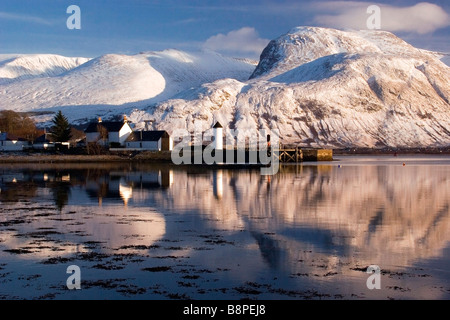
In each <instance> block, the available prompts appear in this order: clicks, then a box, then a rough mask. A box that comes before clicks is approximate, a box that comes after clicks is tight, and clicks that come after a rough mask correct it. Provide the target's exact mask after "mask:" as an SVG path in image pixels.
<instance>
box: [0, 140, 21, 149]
mask: <svg viewBox="0 0 450 320" xmlns="http://www.w3.org/2000/svg"><path fill="white" fill-rule="evenodd" d="M25 145H27V143H26V142H23V141H0V151H22V150H23V147H24V146H25Z"/></svg>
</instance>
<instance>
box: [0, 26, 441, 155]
mask: <svg viewBox="0 0 450 320" xmlns="http://www.w3.org/2000/svg"><path fill="white" fill-rule="evenodd" d="M441 57H442V54H441V53H436V52H431V51H426V50H423V49H418V48H415V47H413V46H411V45H410V44H408V43H407V42H405V41H403V40H402V39H400V38H398V37H396V36H395V35H393V34H392V33H389V32H385V31H369V30H366V31H342V30H335V29H330V28H319V27H296V28H293V29H291V31H289V32H288V33H286V34H284V35H281V36H280V37H278V38H277V39H274V40H272V41H271V42H270V43H269V44H268V46H267V47H266V48H265V49H264V51H263V52H262V54H261V58H260V61H259V63H258V64H257V65H255V63H254V62H253V61H250V60H242V59H234V58H228V57H224V56H222V55H220V54H217V53H214V52H211V51H204V52H197V53H187V52H182V51H178V50H173V49H169V50H164V51H160V52H152V51H149V52H142V53H140V54H137V55H133V56H128V55H117V54H110V55H104V56H101V57H98V58H95V59H89V60H88V61H85V62H84V63H78V65H77V63H76V62H72V63H73V67H72V68H69V67H67V66H66V67H65V68H62V67H63V66H64V63H63V62H58V63H59V64H57V65H58V66H61V68H59V67H55V68H53V69H51V68H50V69H48V70H47V69H45V68H41V69H39V70H38V71H37V72H35V74H34V73H31V75H30V76H29V77H28V78H27V74H26V72H25V71H23V72H22V73H20V72H16V74H17V79H14V78H12V80H11V78H9V79H8V80H7V81H6V80H5V82H1V81H0V106H1V107H2V108H4V109H6V108H5V106H15V108H14V109H15V110H19V111H57V110H59V109H62V110H63V112H64V113H65V114H66V115H67V116H68V118H69V120H71V121H73V122H74V123H83V122H86V121H89V120H90V119H94V118H96V117H97V116H102V117H104V118H108V117H115V116H119V115H123V114H126V115H127V116H128V118H129V119H130V121H132V122H134V123H135V124H136V128H137V129H143V122H142V121H143V120H154V121H155V122H154V123H155V129H163V130H167V131H169V132H170V133H171V132H173V130H175V129H177V128H183V129H188V130H190V131H193V130H195V129H201V130H203V131H205V130H207V129H209V128H211V126H212V125H213V124H214V122H215V121H220V122H221V123H222V124H223V125H224V126H225V127H226V128H230V129H238V130H259V129H268V130H275V129H276V130H279V132H280V133H281V137H280V138H281V141H282V143H287V144H296V145H299V146H305V147H329V148H341V147H361V148H370V147H375V148H381V147H386V146H387V147H436V146H449V145H450V129H449V128H450V113H449V108H450V105H449V101H450V84H449V79H450V68H449V67H448V66H447V65H445V64H444V63H443V62H441V61H440V60H439V58H441ZM4 61H5V60H2V57H1V56H0V75H1V74H2V72H5V70H4V69H2V67H3V66H4V65H5V64H6V63H4ZM79 62H81V60H80V61H79ZM20 77H22V78H20ZM0 78H2V77H1V76H0ZM80 110H83V111H84V112H80ZM37 119H38V120H39V121H42V122H46V121H49V120H50V119H51V116H50V115H48V116H43V117H41V118H37Z"/></svg>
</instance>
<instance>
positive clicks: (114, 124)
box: [84, 121, 126, 133]
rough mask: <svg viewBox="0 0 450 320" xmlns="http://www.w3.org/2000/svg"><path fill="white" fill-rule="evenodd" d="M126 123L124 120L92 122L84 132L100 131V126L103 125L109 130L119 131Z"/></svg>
mask: <svg viewBox="0 0 450 320" xmlns="http://www.w3.org/2000/svg"><path fill="white" fill-rule="evenodd" d="M125 124H126V122H122V121H103V122H91V123H90V124H89V126H88V127H87V128H86V130H84V132H85V133H89V132H98V126H102V127H103V128H105V129H106V130H107V131H108V132H119V131H120V129H122V127H123V126H124V125H125Z"/></svg>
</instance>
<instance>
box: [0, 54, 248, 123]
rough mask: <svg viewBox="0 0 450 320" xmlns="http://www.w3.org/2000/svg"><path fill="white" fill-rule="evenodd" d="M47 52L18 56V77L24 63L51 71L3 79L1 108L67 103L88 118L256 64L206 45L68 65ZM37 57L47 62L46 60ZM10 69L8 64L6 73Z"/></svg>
mask: <svg viewBox="0 0 450 320" xmlns="http://www.w3.org/2000/svg"><path fill="white" fill-rule="evenodd" d="M44 58H47V57H43V58H42V57H40V56H36V57H34V60H33V61H32V62H29V60H26V61H23V59H21V58H18V59H17V60H15V65H16V67H15V69H13V70H16V71H17V72H16V77H19V78H20V75H18V74H19V73H20V72H19V71H21V70H22V69H24V68H27V70H29V72H28V73H25V72H23V75H24V76H25V75H29V74H33V75H41V76H43V75H44V74H45V75H46V76H45V77H39V78H32V79H19V80H20V81H19V80H17V81H14V82H7V83H1V82H0V108H1V109H8V108H13V109H14V110H18V111H32V110H39V111H46V110H56V109H62V110H63V111H64V112H65V113H66V115H67V116H68V118H69V119H70V120H71V121H77V120H79V121H85V120H86V119H89V118H91V117H93V116H97V115H106V114H108V115H117V114H123V113H124V112H127V110H128V109H129V108H131V107H142V106H148V105H149V104H152V103H155V102H158V101H162V100H165V99H168V98H170V97H171V96H173V95H175V94H177V93H178V92H180V91H183V90H186V89H189V88H191V87H198V86H200V85H202V84H203V83H207V82H213V81H215V80H217V79H221V78H226V77H233V78H236V79H240V80H245V79H248V77H249V76H250V75H251V73H252V72H253V70H254V68H255V64H251V63H249V62H248V61H242V60H237V59H233V58H226V57H223V56H221V55H220V54H217V53H214V52H206V51H205V52H198V53H186V52H181V51H177V50H165V51H162V52H148V53H141V54H138V55H134V56H127V55H117V54H110V55H105V56H101V57H98V58H95V59H92V60H90V61H88V62H86V63H84V64H81V65H79V66H78V67H76V68H70V70H62V69H61V63H59V61H53V62H54V64H53V65H52V63H51V62H52V61H50V60H49V59H47V60H45V59H44ZM36 61H45V63H42V65H40V64H39V62H36ZM25 62H26V63H25ZM7 63H11V62H7ZM21 63H22V64H21ZM33 63H36V65H33ZM33 67H34V68H33ZM10 69H11V68H9V69H7V68H6V67H5V74H6V72H7V71H8V70H10ZM67 69H69V68H67ZM49 70H50V71H54V72H50V71H49ZM56 70H58V71H66V72H56ZM11 73H12V72H11ZM10 76H12V74H11V75H10ZM80 107H82V109H80Z"/></svg>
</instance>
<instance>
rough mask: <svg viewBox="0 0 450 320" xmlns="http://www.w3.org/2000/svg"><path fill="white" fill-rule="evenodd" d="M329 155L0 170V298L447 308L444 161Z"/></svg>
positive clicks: (448, 173) (448, 199) (447, 167)
mask: <svg viewBox="0 0 450 320" xmlns="http://www.w3.org/2000/svg"><path fill="white" fill-rule="evenodd" d="M337 160H338V161H334V162H332V163H320V164H315V163H312V164H304V165H299V166H297V165H290V166H284V167H282V168H281V171H280V173H278V174H277V175H276V176H273V177H263V176H261V175H260V174H259V170H209V169H208V168H189V167H176V166H173V167H172V166H161V165H136V164H133V165H129V164H114V165H104V164H98V165H88V164H83V165H81V164H80V165H70V166H67V165H50V164H49V165H1V166H0V203H1V206H0V299H1V298H3V299H24V298H25V299H187V298H191V299H242V298H250V299H283V300H284V299H389V298H395V299H449V298H450V271H449V270H450V232H449V231H450V216H449V207H450V196H449V194H450V193H449V190H450V189H449V181H450V157H445V156H443V157H438V156H428V157H420V156H415V157H395V158H394V157H337ZM403 163H405V165H403ZM70 265H77V266H79V267H80V270H81V290H68V289H67V287H66V280H67V278H68V277H69V276H70V275H69V274H67V273H66V270H67V267H68V266H70ZM369 265H378V266H379V267H380V268H381V289H380V290H376V289H375V290H369V289H368V288H367V286H366V280H367V279H368V277H369V276H370V275H369V274H367V273H366V272H365V271H366V269H367V267H368V266H369Z"/></svg>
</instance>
